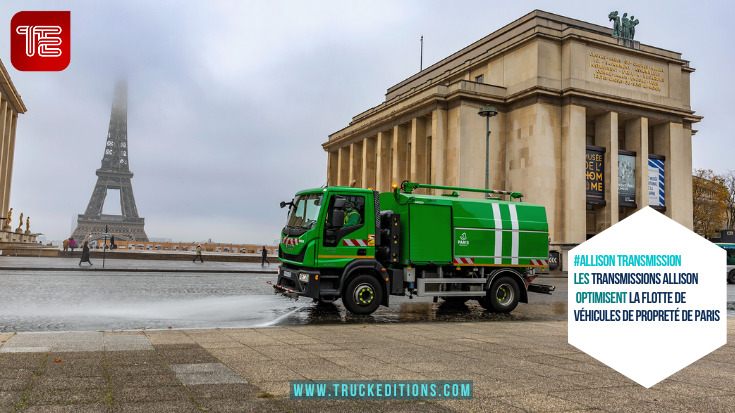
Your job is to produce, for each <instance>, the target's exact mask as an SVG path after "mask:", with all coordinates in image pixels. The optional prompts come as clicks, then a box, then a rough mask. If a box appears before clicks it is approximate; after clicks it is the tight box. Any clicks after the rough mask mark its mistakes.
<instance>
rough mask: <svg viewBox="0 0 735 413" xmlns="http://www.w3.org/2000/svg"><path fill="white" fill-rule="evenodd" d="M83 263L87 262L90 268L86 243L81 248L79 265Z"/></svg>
mask: <svg viewBox="0 0 735 413" xmlns="http://www.w3.org/2000/svg"><path fill="white" fill-rule="evenodd" d="M83 262H88V263H89V266H90V267H91V266H92V261H90V260H89V245H88V244H87V241H84V245H83V246H82V258H80V259H79V265H82V263H83Z"/></svg>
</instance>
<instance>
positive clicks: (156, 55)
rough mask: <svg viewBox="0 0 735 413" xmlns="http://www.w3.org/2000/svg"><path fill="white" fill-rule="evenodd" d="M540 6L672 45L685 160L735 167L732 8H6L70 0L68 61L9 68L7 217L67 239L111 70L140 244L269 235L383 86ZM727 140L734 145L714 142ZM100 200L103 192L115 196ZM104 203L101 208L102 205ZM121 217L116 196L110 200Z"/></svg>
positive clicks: (84, 193) (316, 182) (87, 185)
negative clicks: (686, 98) (686, 137)
mask: <svg viewBox="0 0 735 413" xmlns="http://www.w3.org/2000/svg"><path fill="white" fill-rule="evenodd" d="M534 9H541V10H545V11H548V12H552V13H556V14H560V15H563V16H568V17H571V18H575V19H579V20H583V21H587V22H591V23H596V24H600V25H604V26H608V27H612V26H611V23H610V22H609V21H608V19H607V15H608V13H609V12H610V11H613V10H618V11H619V12H620V13H621V14H622V13H624V12H627V13H629V15H630V14H633V15H635V16H636V18H637V19H638V20H640V24H639V25H638V26H637V27H636V40H639V41H640V42H641V43H644V44H648V45H652V46H656V47H660V48H664V49H668V50H673V51H676V52H680V53H682V57H683V59H686V60H689V61H691V66H692V67H694V68H695V69H696V72H694V73H693V74H692V81H691V92H692V108H693V109H694V110H695V111H696V113H697V114H698V115H702V116H704V121H702V122H701V123H699V124H697V125H695V126H694V128H695V129H697V130H698V131H699V132H698V133H697V134H696V136H695V137H694V138H693V149H692V151H693V159H694V167H695V168H709V169H713V170H715V172H725V171H727V170H729V169H735V162H734V161H733V159H735V156H734V155H735V151H734V150H733V147H735V145H733V144H732V142H731V135H732V130H733V128H732V126H731V124H732V120H731V119H732V115H727V114H726V113H727V112H729V110H731V107H732V97H733V96H735V94H733V77H732V74H731V73H732V69H733V67H735V65H734V64H733V63H734V62H733V60H734V59H735V54H734V53H733V46H732V42H731V40H732V38H733V29H732V24H731V22H732V16H733V13H732V12H733V10H734V9H735V7H733V3H732V2H729V1H719V2H707V1H699V2H692V1H680V2H674V1H660V2H641V1H614V2H591V1H589V0H586V1H558V2H549V1H513V2H510V3H505V2H475V3H456V2H449V1H399V0H391V1H379V0H369V1H345V0H341V1H317V0H312V1H296V0H294V1H227V2H226V1H212V0H210V1H181V0H179V1H114V2H113V1H73V2H72V1H69V2H61V1H22V2H21V1H5V2H3V4H2V5H1V6H0V17H1V18H0V21H5V22H6V23H5V24H7V25H8V26H9V24H10V19H11V18H12V16H13V15H14V14H15V13H17V12H19V11H23V10H70V11H71V36H72V38H71V47H72V51H71V64H70V65H69V67H68V68H67V69H66V70H64V71H62V72H19V71H17V70H15V68H13V66H12V64H11V62H10V51H9V39H8V35H9V34H8V33H9V30H7V29H6V30H0V33H4V34H3V35H2V37H3V39H4V40H2V39H0V59H2V61H3V62H4V64H5V67H6V68H7V70H8V72H9V73H10V76H11V78H12V80H13V83H14V84H15V87H16V88H17V90H18V92H19V93H20V94H21V97H22V99H23V101H24V102H25V104H26V107H27V108H28V112H27V113H25V114H22V115H20V119H19V121H18V127H17V140H16V147H15V164H14V171H13V184H12V192H11V205H10V206H11V207H13V208H14V218H15V219H17V218H16V217H17V216H19V214H20V213H21V212H23V213H24V214H25V215H26V216H30V217H31V221H32V222H31V230H32V231H34V232H43V233H45V234H46V237H47V238H48V239H49V240H60V239H63V238H65V237H68V236H69V235H70V234H71V231H72V229H73V227H74V226H75V225H76V214H80V213H83V212H84V210H85V208H86V206H87V203H88V202H89V198H90V196H91V195H92V189H93V188H94V184H95V182H96V179H97V177H96V175H95V170H96V169H97V168H99V167H100V161H101V159H102V154H103V149H104V145H105V137H106V135H107V128H108V125H109V121H110V106H111V102H112V94H113V88H114V84H115V81H116V80H117V79H119V78H122V77H124V78H126V79H127V81H128V144H129V156H130V170H131V171H132V172H133V173H135V177H134V178H133V180H132V182H133V191H134V194H135V200H136V204H137V206H138V211H139V213H140V216H142V217H144V218H145V220H146V225H145V230H146V232H147V234H148V236H149V237H155V238H172V239H173V240H177V241H195V240H206V239H209V238H211V239H212V240H213V241H218V242H242V243H272V242H274V241H275V240H277V239H278V238H279V233H280V229H281V227H282V226H283V223H284V219H285V212H284V210H281V209H280V208H279V207H278V203H279V202H280V201H281V200H288V199H291V197H292V195H293V193H294V192H295V191H297V190H299V189H304V188H311V187H319V186H321V185H324V184H325V182H326V165H327V157H326V154H325V152H324V151H323V150H322V147H321V144H322V143H324V142H325V141H326V140H327V138H328V135H329V134H330V133H333V132H335V131H337V130H339V129H342V128H343V127H345V126H347V125H348V123H349V121H350V119H351V118H352V116H354V115H356V114H358V113H360V112H362V111H364V110H366V109H368V108H370V107H373V106H375V105H377V104H379V103H381V102H382V101H383V100H384V95H385V92H386V89H387V88H389V87H390V86H392V85H394V84H396V83H398V82H400V81H402V80H404V79H406V78H407V77H409V76H411V75H413V74H415V73H416V72H418V70H419V58H420V43H419V39H420V37H421V36H422V35H423V36H424V57H423V61H424V67H427V66H429V65H431V64H433V63H435V62H437V61H439V60H441V59H442V58H444V57H446V56H448V55H450V54H452V53H454V52H456V51H458V50H460V49H462V48H463V47H465V46H467V45H469V44H470V43H472V42H474V41H476V40H479V39H480V38H482V37H484V36H486V35H488V34H490V33H492V32H493V31H495V30H497V29H499V28H501V27H502V26H504V25H506V24H508V23H510V22H512V21H514V20H516V19H518V18H520V17H521V16H523V15H525V14H527V13H529V12H530V11H532V10H534ZM725 149H727V150H725ZM108 199H109V198H108ZM108 207H109V205H106V206H105V208H108ZM117 209H118V210H119V207H118V208H117Z"/></svg>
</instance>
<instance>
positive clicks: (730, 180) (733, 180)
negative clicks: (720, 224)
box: [723, 171, 735, 229]
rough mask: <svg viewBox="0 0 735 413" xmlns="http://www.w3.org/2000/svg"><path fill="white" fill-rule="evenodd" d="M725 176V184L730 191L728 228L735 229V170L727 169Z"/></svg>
mask: <svg viewBox="0 0 735 413" xmlns="http://www.w3.org/2000/svg"><path fill="white" fill-rule="evenodd" d="M723 178H725V186H726V187H727V191H728V192H729V197H728V198H727V225H726V229H733V228H735V171H727V172H726V173H725V175H724V176H723Z"/></svg>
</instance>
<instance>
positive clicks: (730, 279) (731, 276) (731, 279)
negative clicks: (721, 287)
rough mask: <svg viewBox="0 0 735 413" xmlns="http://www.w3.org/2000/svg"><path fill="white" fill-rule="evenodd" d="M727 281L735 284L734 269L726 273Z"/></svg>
mask: <svg viewBox="0 0 735 413" xmlns="http://www.w3.org/2000/svg"><path fill="white" fill-rule="evenodd" d="M727 282H729V283H730V284H735V270H732V271H730V274H727Z"/></svg>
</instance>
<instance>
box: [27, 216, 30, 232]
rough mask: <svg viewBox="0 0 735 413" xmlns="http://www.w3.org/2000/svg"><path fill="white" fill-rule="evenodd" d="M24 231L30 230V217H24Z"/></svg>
mask: <svg viewBox="0 0 735 413" xmlns="http://www.w3.org/2000/svg"><path fill="white" fill-rule="evenodd" d="M26 231H28V232H30V231H31V217H28V218H26Z"/></svg>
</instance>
